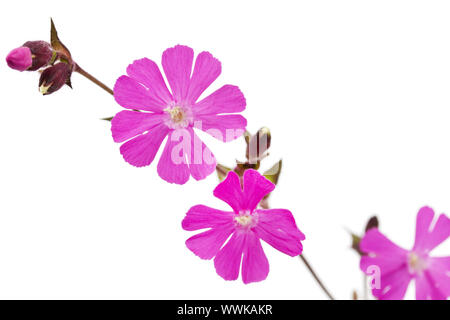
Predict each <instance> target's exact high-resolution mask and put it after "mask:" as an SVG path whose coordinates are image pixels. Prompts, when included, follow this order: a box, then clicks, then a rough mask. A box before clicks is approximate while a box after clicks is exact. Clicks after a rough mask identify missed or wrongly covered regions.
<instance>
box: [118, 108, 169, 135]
mask: <svg viewBox="0 0 450 320" xmlns="http://www.w3.org/2000/svg"><path fill="white" fill-rule="evenodd" d="M163 118H164V115H163V114H158V113H147V112H136V111H128V110H124V111H120V112H119V113H117V114H116V115H115V116H114V118H113V119H112V120H111V132H112V136H113V139H114V142H123V141H125V140H128V139H130V138H133V137H135V136H137V135H138V134H141V133H144V132H145V131H147V130H150V129H151V128H153V127H155V126H156V125H158V124H160V123H162V122H163Z"/></svg>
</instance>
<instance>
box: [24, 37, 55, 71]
mask: <svg viewBox="0 0 450 320" xmlns="http://www.w3.org/2000/svg"><path fill="white" fill-rule="evenodd" d="M23 46H24V47H27V48H29V49H30V51H31V54H32V58H33V63H32V65H31V67H30V68H28V70H29V71H36V70H38V69H40V68H42V67H45V66H46V65H48V64H50V63H53V61H52V60H54V58H55V57H54V52H53V49H52V47H51V46H50V44H49V43H47V42H45V41H28V42H25V44H24V45H23Z"/></svg>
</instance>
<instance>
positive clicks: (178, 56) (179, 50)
mask: <svg viewBox="0 0 450 320" xmlns="http://www.w3.org/2000/svg"><path fill="white" fill-rule="evenodd" d="M193 59H194V50H192V49H191V48H189V47H186V46H181V45H177V46H175V47H173V48H169V49H167V50H166V51H164V52H163V56H162V66H163V69H164V73H165V74H166V78H167V81H169V84H170V87H171V88H172V95H173V98H174V99H175V101H176V102H182V101H184V100H185V99H186V96H187V94H188V90H189V83H190V77H191V70H192V61H193Z"/></svg>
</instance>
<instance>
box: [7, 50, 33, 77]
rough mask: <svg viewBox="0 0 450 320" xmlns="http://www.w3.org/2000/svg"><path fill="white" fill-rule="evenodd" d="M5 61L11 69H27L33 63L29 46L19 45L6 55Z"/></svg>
mask: <svg viewBox="0 0 450 320" xmlns="http://www.w3.org/2000/svg"><path fill="white" fill-rule="evenodd" d="M6 63H7V64H8V66H9V67H10V68H11V69H14V70H18V71H25V70H27V69H28V68H29V67H31V65H32V63H33V59H32V54H31V50H30V48H27V47H19V48H16V49H13V50H12V51H11V52H10V53H9V54H8V56H7V57H6Z"/></svg>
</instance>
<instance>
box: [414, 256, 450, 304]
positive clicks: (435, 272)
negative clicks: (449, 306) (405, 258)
mask: <svg viewBox="0 0 450 320" xmlns="http://www.w3.org/2000/svg"><path fill="white" fill-rule="evenodd" d="M425 272H426V274H427V280H428V283H429V287H430V291H429V293H430V296H431V298H432V299H433V300H437V299H447V297H449V296H450V257H432V258H429V259H428V268H427V270H426V271H425ZM419 285H420V284H419ZM416 294H417V282H416ZM419 294H422V296H423V293H419Z"/></svg>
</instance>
